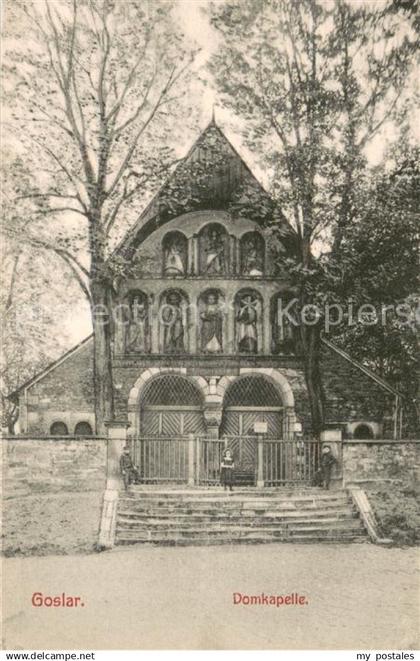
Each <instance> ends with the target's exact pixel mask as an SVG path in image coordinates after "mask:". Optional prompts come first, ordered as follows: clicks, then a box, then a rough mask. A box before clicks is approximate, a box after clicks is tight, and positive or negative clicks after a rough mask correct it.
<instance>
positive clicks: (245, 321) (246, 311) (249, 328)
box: [236, 294, 259, 353]
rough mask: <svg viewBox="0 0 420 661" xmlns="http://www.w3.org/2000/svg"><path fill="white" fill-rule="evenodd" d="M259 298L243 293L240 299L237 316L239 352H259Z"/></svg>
mask: <svg viewBox="0 0 420 661" xmlns="http://www.w3.org/2000/svg"><path fill="white" fill-rule="evenodd" d="M258 320H259V300H258V298H257V297H256V296H252V295H251V294H243V295H242V296H241V298H240V299H239V309H238V312H237V316H236V323H237V329H238V330H237V333H238V351H239V353H257V352H258Z"/></svg>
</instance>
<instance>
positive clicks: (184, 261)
mask: <svg viewBox="0 0 420 661" xmlns="http://www.w3.org/2000/svg"><path fill="white" fill-rule="evenodd" d="M214 145H216V146H217V148H218V150H219V153H221V154H222V155H223V159H222V161H223V164H222V167H221V168H219V169H217V168H216V169H215V171H214V172H213V174H212V181H211V182H210V184H209V189H208V191H209V190H210V193H209V192H208V191H207V194H203V195H201V197H200V195H199V194H196V195H194V196H192V197H193V198H194V200H193V202H192V203H191V204H190V207H189V208H187V209H181V211H179V209H177V208H175V209H174V208H172V209H171V205H170V204H168V202H166V203H165V205H166V206H165V205H164V204H162V203H161V200H162V196H161V194H160V193H159V194H158V195H157V196H156V197H155V198H154V200H153V201H152V203H151V204H150V205H149V206H148V207H147V209H146V210H145V212H144V213H143V214H142V215H141V216H140V218H139V219H138V221H137V222H136V223H135V225H134V226H133V227H132V228H131V229H130V231H129V232H128V234H127V236H126V237H125V238H124V239H123V241H122V242H121V244H120V246H119V247H118V248H117V250H116V252H115V255H114V258H115V257H116V258H117V259H118V257H119V256H122V257H124V260H125V261H126V262H128V263H129V264H130V268H129V269H128V270H127V271H126V272H124V271H122V275H121V276H120V277H119V278H118V279H117V281H116V295H115V308H116V318H118V319H121V318H123V321H124V323H115V329H114V343H113V380H114V390H115V407H116V414H115V415H116V418H117V419H118V420H127V421H128V422H129V423H130V428H129V434H131V435H133V436H137V437H156V438H158V437H165V438H175V437H183V436H188V435H191V434H194V435H203V436H207V437H213V438H214V437H219V438H221V437H224V436H232V437H241V436H246V437H252V436H253V435H254V434H256V433H263V434H264V435H265V436H266V437H267V438H288V439H294V438H300V437H308V436H310V435H311V426H310V411H309V403H308V395H307V390H306V385H305V378H304V370H303V362H302V357H301V355H299V351H298V349H297V345H296V343H295V342H294V339H293V333H292V329H291V328H290V326H289V325H288V324H287V323H285V322H284V319H282V318H281V316H280V315H279V314H278V308H279V305H280V303H281V302H283V303H284V301H287V300H289V299H290V297H291V296H292V295H293V291H292V289H291V285H290V282H289V281H288V277H287V273H284V271H281V272H279V271H278V269H277V267H278V260H276V259H275V258H274V253H273V249H272V245H271V239H270V235H269V232H268V230H267V229H266V227H265V226H264V225H263V224H262V223H261V221H260V220H259V219H258V217H254V216H253V213H252V210H251V211H249V212H248V213H247V214H243V213H242V214H237V213H233V212H232V205H231V201H232V199H233V195H234V194H235V192H236V190H237V189H238V187H240V186H244V185H246V186H248V187H251V189H253V190H254V191H260V192H262V188H261V186H260V184H259V183H258V182H257V180H256V179H255V177H254V176H253V174H252V173H251V171H250V170H249V168H248V167H247V165H246V164H245V163H244V161H243V160H242V159H241V157H240V156H239V155H238V153H237V152H236V150H235V149H234V148H233V146H232V145H231V144H230V142H229V141H228V139H227V138H226V136H225V135H224V133H223V132H222V131H221V130H220V128H219V127H218V126H216V124H215V123H214V121H212V122H211V123H210V125H209V126H208V127H207V128H206V130H205V131H204V132H203V134H202V135H201V136H200V138H199V139H198V140H197V142H196V143H195V145H194V146H193V147H192V149H191V150H190V152H189V154H188V155H187V157H186V159H185V160H184V166H185V164H187V165H188V164H190V165H191V166H194V164H196V165H197V164H198V165H199V164H200V159H202V158H203V154H204V155H205V153H206V149H207V147H209V146H210V147H212V146H214ZM192 169H193V168H192ZM184 172H185V170H184ZM179 176H180V175H179V169H178V170H175V172H174V174H173V175H172V177H171V179H170V181H169V188H168V186H167V187H166V190H167V191H168V190H170V189H171V186H172V187H174V183H176V180H177V177H179ZM181 183H182V182H181ZM193 184H194V182H192V185H193ZM169 197H170V196H169ZM173 207H176V205H173ZM287 250H288V247H287V240H285V245H284V254H285V255H287ZM117 308H118V310H117ZM121 311H122V315H123V316H122V317H121ZM118 315H119V316H118ZM92 346H93V339H92V337H88V338H86V339H85V340H84V341H83V342H81V343H80V344H79V345H78V346H76V347H74V348H73V349H71V350H70V351H68V352H67V353H66V354H65V355H64V356H62V357H61V358H60V359H58V360H57V361H55V362H54V363H53V364H52V365H50V366H49V367H48V368H47V369H45V370H43V371H42V372H41V373H40V374H38V375H36V376H35V377H34V378H32V379H31V380H30V381H28V382H27V383H25V384H23V385H22V386H21V388H19V390H18V391H16V392H15V393H14V394H13V395H12V396H13V397H14V398H15V399H16V400H18V402H19V422H18V432H19V433H21V434H25V435H48V434H51V435H61V436H65V435H67V434H68V435H85V436H87V435H89V434H93V433H94V431H95V425H94V412H93V411H94V407H93V382H92ZM322 361H323V370H324V382H325V397H326V419H327V425H328V426H330V427H335V428H337V427H339V428H341V429H342V431H343V435H344V437H348V438H352V437H356V438H381V437H384V435H386V434H393V433H394V428H395V422H396V420H395V411H396V398H397V395H398V394H397V393H396V392H395V391H394V390H393V389H392V388H391V387H390V386H389V385H388V384H387V383H385V382H384V381H383V380H382V379H380V378H379V377H377V376H376V375H374V374H372V373H371V372H369V371H368V370H367V369H366V368H365V367H364V366H362V365H360V364H358V363H356V362H355V361H353V360H352V359H351V357H350V356H348V355H347V354H346V353H345V352H343V351H342V350H340V349H338V348H337V347H335V346H334V345H333V344H332V343H331V342H329V341H327V340H326V341H325V342H324V344H323V355H322Z"/></svg>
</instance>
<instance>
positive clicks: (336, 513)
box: [119, 508, 357, 525]
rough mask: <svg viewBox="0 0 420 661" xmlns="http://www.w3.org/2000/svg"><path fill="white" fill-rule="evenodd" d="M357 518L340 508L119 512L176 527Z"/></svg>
mask: <svg viewBox="0 0 420 661" xmlns="http://www.w3.org/2000/svg"><path fill="white" fill-rule="evenodd" d="M356 516H357V514H356V512H352V513H351V514H350V513H349V510H348V508H341V509H340V510H338V509H334V510H333V511H329V510H320V509H311V510H306V511H303V510H302V511H288V512H281V511H280V512H268V513H267V512H263V513H258V514H257V516H256V514H255V513H254V512H252V511H251V512H248V511H233V512H217V514H215V513H214V511H211V510H209V511H208V512H206V513H201V512H200V513H199V514H198V513H179V512H177V511H176V510H174V511H173V512H171V513H162V512H159V510H156V512H154V513H153V514H152V513H151V512H150V511H148V512H144V513H143V512H136V511H131V510H122V511H120V512H119V520H120V521H126V522H129V521H146V522H147V523H148V524H150V525H153V524H155V523H156V524H159V523H164V522H165V521H167V522H168V524H170V525H178V524H180V523H183V522H189V523H191V522H194V523H207V522H210V523H211V522H212V521H217V522H219V523H221V522H228V523H234V522H235V521H239V522H244V523H247V522H253V521H255V519H256V518H257V519H258V520H259V521H262V522H270V521H271V522H273V523H279V522H281V521H285V522H288V521H289V522H292V523H293V521H299V520H302V521H307V520H308V519H310V520H312V519H320V520H328V521H337V520H340V519H349V518H350V519H351V518H355V517H356Z"/></svg>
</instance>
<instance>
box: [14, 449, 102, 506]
mask: <svg viewBox="0 0 420 661" xmlns="http://www.w3.org/2000/svg"><path fill="white" fill-rule="evenodd" d="M106 445H107V441H106V439H100V438H89V439H81V438H59V437H57V438H51V437H50V438H34V437H32V438H23V437H14V436H12V437H7V438H3V439H2V450H3V490H4V497H5V498H12V497H15V496H21V495H25V494H33V493H60V492H66V493H68V492H73V491H80V492H87V491H102V490H103V489H104V487H105V475H106Z"/></svg>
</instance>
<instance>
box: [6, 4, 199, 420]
mask: <svg viewBox="0 0 420 661" xmlns="http://www.w3.org/2000/svg"><path fill="white" fill-rule="evenodd" d="M7 26H8V32H7V34H6V46H7V45H9V42H8V38H9V37H10V45H9V49H8V54H7V56H8V65H7V67H6V72H7V73H8V78H7V81H8V89H7V95H8V97H9V102H10V104H9V105H10V106H13V111H11V118H10V122H9V124H10V125H11V127H12V129H13V130H14V131H15V133H16V139H18V140H19V141H20V142H21V144H23V147H24V153H25V159H26V160H27V163H28V168H29V169H30V170H32V171H33V172H38V173H39V177H38V182H37V187H38V190H37V191H36V192H33V191H31V192H30V193H27V192H25V191H24V192H23V193H22V197H24V198H27V197H29V198H30V199H32V200H33V201H37V202H38V207H37V209H36V211H37V213H38V214H39V217H42V218H43V222H42V223H40V227H39V236H38V240H39V241H40V242H41V243H44V247H47V245H48V244H50V243H51V240H50V237H51V235H54V233H56V232H57V231H61V229H62V227H61V228H60V225H61V226H62V225H63V224H65V225H66V228H65V231H64V236H63V237H62V241H61V248H63V249H64V250H66V255H64V253H62V254H61V257H62V258H63V259H67V260H68V265H69V266H70V268H73V269H75V275H76V273H77V275H78V277H79V278H80V282H79V284H81V283H82V281H83V282H84V286H85V290H86V291H85V294H86V295H88V296H89V299H90V305H91V314H92V323H93V331H94V375H95V376H94V383H95V402H96V411H95V413H96V420H97V430H98V431H100V430H101V429H102V427H103V422H104V421H105V420H106V419H112V417H113V388H112V361H111V339H112V324H111V304H112V296H113V288H112V283H113V278H114V274H113V273H112V269H111V268H110V264H109V261H108V257H109V254H110V250H111V247H112V239H113V237H115V236H116V235H117V234H118V232H120V231H121V227H122V225H124V224H125V223H127V222H128V221H129V220H130V219H132V218H133V214H135V213H136V208H137V204H138V201H139V199H144V196H145V194H147V193H148V191H149V190H150V188H151V186H153V184H155V183H156V181H157V180H159V178H160V177H161V176H162V174H164V173H165V172H166V171H167V169H168V167H170V165H171V163H172V158H173V156H172V153H171V150H170V149H169V148H168V147H167V146H166V145H165V139H166V138H167V136H168V133H169V132H170V131H172V132H173V131H175V129H174V119H175V117H176V116H177V112H179V107H180V103H179V96H180V85H181V83H184V84H185V76H186V73H187V71H188V68H189V65H190V63H191V61H192V58H193V53H191V52H187V51H186V50H185V48H184V46H183V44H182V40H181V38H180V37H179V36H178V35H177V34H176V31H175V29H174V27H173V21H172V16H171V5H169V4H168V3H166V2H161V1H160V0H155V1H154V2H153V3H142V2H130V3H123V2H111V1H110V0H72V1H71V0H61V1H60V2H54V3H50V2H48V1H46V2H45V3H33V4H31V5H28V3H25V2H16V3H14V4H13V5H11V4H10V5H9V7H8V22H7ZM16 39H17V40H16ZM24 40H25V44H24V43H23V41H24ZM183 128H184V127H183ZM58 219H60V220H58ZM77 219H78V221H77ZM59 228H60V229H59ZM83 236H84V237H85V240H86V243H87V249H88V252H89V262H90V263H89V265H88V267H87V268H85V267H84V266H83V265H82V264H81V262H80V261H79V260H77V261H78V263H76V262H75V260H74V259H73V257H74V245H73V241H74V239H76V243H77V244H79V243H80V241H81V237H83ZM54 245H55V248H57V245H56V244H54ZM72 251H73V252H72ZM69 255H71V256H69ZM81 286H82V285H81Z"/></svg>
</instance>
